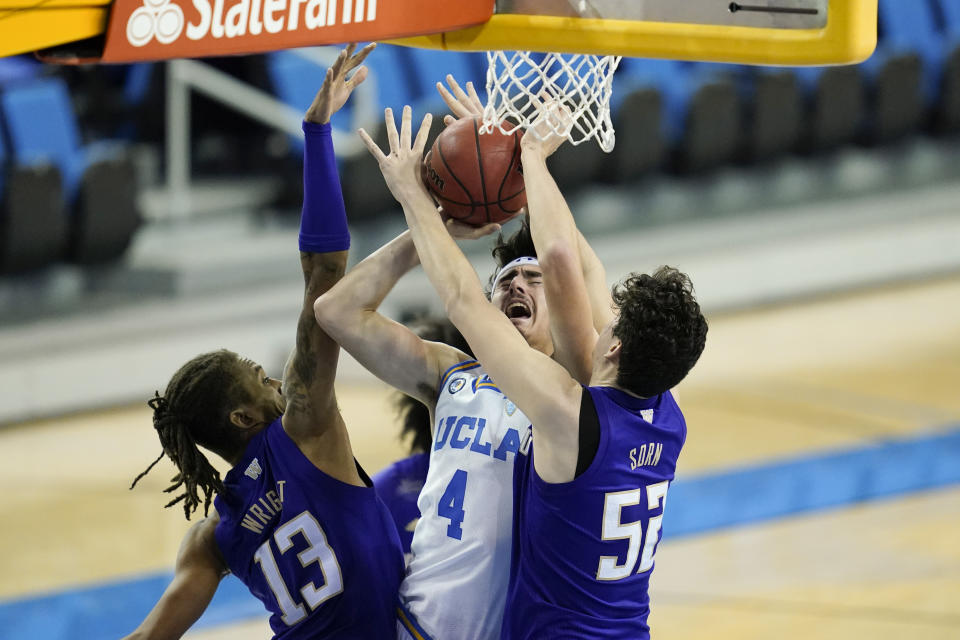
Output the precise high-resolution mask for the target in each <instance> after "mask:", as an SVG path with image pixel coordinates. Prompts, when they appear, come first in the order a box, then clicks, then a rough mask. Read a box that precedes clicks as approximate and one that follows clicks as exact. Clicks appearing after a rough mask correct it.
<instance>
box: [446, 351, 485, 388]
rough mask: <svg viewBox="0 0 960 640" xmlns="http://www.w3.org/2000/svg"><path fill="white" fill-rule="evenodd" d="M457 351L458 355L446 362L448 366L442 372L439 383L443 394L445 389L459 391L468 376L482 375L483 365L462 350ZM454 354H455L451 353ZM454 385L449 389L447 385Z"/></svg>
mask: <svg viewBox="0 0 960 640" xmlns="http://www.w3.org/2000/svg"><path fill="white" fill-rule="evenodd" d="M455 351H457V354H458V355H457V356H456V357H451V358H450V360H451V361H450V362H447V363H445V364H446V365H447V366H446V368H444V369H443V372H442V373H441V374H440V383H439V385H438V390H439V392H440V393H441V394H442V393H443V392H444V390H446V391H447V392H448V393H456V392H457V391H459V390H460V389H459V388H456V387H458V386H462V382H465V381H466V379H467V378H468V377H474V376H477V375H480V369H481V365H480V363H479V362H477V361H476V360H475V359H473V358H471V357H470V356H468V355H466V354H465V353H463V352H462V351H459V350H455ZM451 356H453V354H451ZM455 380H460V381H462V382H455ZM448 386H449V387H454V388H450V389H447V388H446V387H448Z"/></svg>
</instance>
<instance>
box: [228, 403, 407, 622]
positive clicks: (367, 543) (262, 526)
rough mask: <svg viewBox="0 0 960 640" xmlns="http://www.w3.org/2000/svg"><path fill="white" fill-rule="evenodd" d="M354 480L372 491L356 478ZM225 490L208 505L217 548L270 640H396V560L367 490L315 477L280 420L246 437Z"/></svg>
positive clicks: (386, 517)
mask: <svg viewBox="0 0 960 640" xmlns="http://www.w3.org/2000/svg"><path fill="white" fill-rule="evenodd" d="M357 468H358V470H359V466H358V467H357ZM360 476H361V478H363V479H364V481H365V482H367V484H371V483H370V481H369V478H367V476H366V474H365V473H363V471H362V470H360ZM223 484H224V487H225V488H226V491H225V492H224V493H223V494H221V495H219V496H217V498H216V501H215V503H214V504H215V505H216V508H217V512H218V513H219V514H220V524H218V525H217V529H216V540H217V545H218V546H219V548H220V551H221V552H222V553H223V557H224V559H225V560H226V562H227V565H228V566H229V567H230V571H231V572H233V574H234V575H236V576H237V577H238V578H240V580H241V581H243V583H244V584H245V585H247V588H248V589H250V592H251V593H253V595H255V596H256V597H257V598H259V599H260V600H261V601H262V602H263V603H264V605H265V606H266V607H267V609H268V610H269V611H270V614H271V615H270V626H271V627H272V628H273V632H274V634H275V636H274V637H275V638H283V639H284V640H298V639H301V638H311V639H319V638H337V639H357V640H360V639H364V640H366V639H367V638H386V637H389V636H391V635H393V634H394V633H395V629H396V613H395V608H396V600H397V590H398V588H399V585H400V580H401V579H402V578H403V555H402V553H401V551H400V540H399V539H398V538H397V532H396V527H395V526H394V524H393V520H392V519H391V518H390V513H389V511H387V508H386V506H384V504H383V502H382V501H381V500H380V499H379V498H378V497H377V495H376V492H375V491H374V489H373V488H372V486H370V487H358V486H355V485H351V484H347V483H344V482H340V481H339V480H335V479H334V478H332V477H330V476H328V475H327V474H325V473H323V472H322V471H320V470H319V469H318V468H317V467H316V466H314V464H313V463H311V462H310V461H309V460H308V459H307V457H306V456H304V455H303V453H302V452H301V451H300V449H299V447H297V445H296V444H295V443H294V442H293V440H291V439H290V436H288V435H287V433H286V432H285V431H284V430H283V426H282V425H281V423H280V419H277V420H276V421H274V422H273V423H272V424H271V425H270V426H269V427H267V428H266V429H264V430H263V431H262V432H260V433H258V434H257V435H256V436H254V438H253V439H252V440H251V441H250V443H249V444H248V445H247V450H246V452H245V453H244V456H243V458H242V459H241V460H240V463H239V464H237V466H235V467H234V468H233V469H231V470H230V472H229V473H227V475H226V477H225V478H224V483H223Z"/></svg>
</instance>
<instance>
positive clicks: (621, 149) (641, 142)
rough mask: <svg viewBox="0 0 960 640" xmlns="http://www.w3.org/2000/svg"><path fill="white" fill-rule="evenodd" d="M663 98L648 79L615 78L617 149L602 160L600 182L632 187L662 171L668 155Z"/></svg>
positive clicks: (613, 109) (613, 103) (612, 105)
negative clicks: (648, 176)
mask: <svg viewBox="0 0 960 640" xmlns="http://www.w3.org/2000/svg"><path fill="white" fill-rule="evenodd" d="M663 110H664V107H663V97H662V96H661V95H660V90H659V88H658V87H657V86H656V85H655V84H654V83H653V82H652V81H650V80H649V79H644V78H637V77H634V76H630V75H620V74H619V72H618V74H617V75H616V76H614V85H613V96H612V97H611V99H610V118H611V120H612V122H613V128H614V131H615V133H616V146H614V148H613V151H611V152H610V153H609V154H606V157H605V158H604V159H603V165H602V170H601V172H600V175H599V176H598V179H599V180H602V181H604V182H610V183H615V184H630V183H632V182H635V181H637V180H639V179H640V178H642V177H643V176H644V175H646V174H648V173H650V172H652V171H656V170H657V169H659V168H661V166H662V165H663V162H664V158H665V154H666V138H665V135H664V130H663Z"/></svg>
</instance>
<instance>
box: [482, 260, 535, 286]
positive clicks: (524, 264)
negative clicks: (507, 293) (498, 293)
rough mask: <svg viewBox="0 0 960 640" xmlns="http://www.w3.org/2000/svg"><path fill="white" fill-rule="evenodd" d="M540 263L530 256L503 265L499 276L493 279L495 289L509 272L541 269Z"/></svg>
mask: <svg viewBox="0 0 960 640" xmlns="http://www.w3.org/2000/svg"><path fill="white" fill-rule="evenodd" d="M539 266H540V262H539V261H538V260H537V259H536V258H533V257H530V256H521V257H519V258H517V259H516V260H512V261H511V262H508V263H507V264H505V265H503V266H502V267H501V268H500V271H497V276H496V277H495V278H494V279H493V288H494V289H496V288H497V285H498V284H500V281H501V280H503V276H505V275H507V272H508V271H510V270H511V269H516V268H517V267H539Z"/></svg>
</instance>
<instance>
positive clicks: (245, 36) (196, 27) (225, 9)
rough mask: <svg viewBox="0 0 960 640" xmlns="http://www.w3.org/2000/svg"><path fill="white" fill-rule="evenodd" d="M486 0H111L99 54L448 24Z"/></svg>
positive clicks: (483, 6) (488, 12) (205, 52)
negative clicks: (102, 49) (104, 41)
mask: <svg viewBox="0 0 960 640" xmlns="http://www.w3.org/2000/svg"><path fill="white" fill-rule="evenodd" d="M493 6H494V3H493V0H114V3H113V8H112V10H111V14H110V25H109V27H108V28H107V38H106V44H105V46H104V51H103V57H102V59H101V61H102V62H137V61H141V60H163V59H167V58H200V57H204V56H222V55H232V54H243V53H258V52H262V51H275V50H277V49H289V48H292V47H305V46H312V45H321V44H340V43H345V42H360V41H368V40H370V41H379V40H387V39H390V38H398V37H403V36H411V35H420V34H428V33H438V32H441V31H452V30H454V29H460V28H463V27H468V26H472V25H476V24H481V23H483V22H486V21H487V20H489V19H490V17H491V16H492V15H493Z"/></svg>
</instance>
